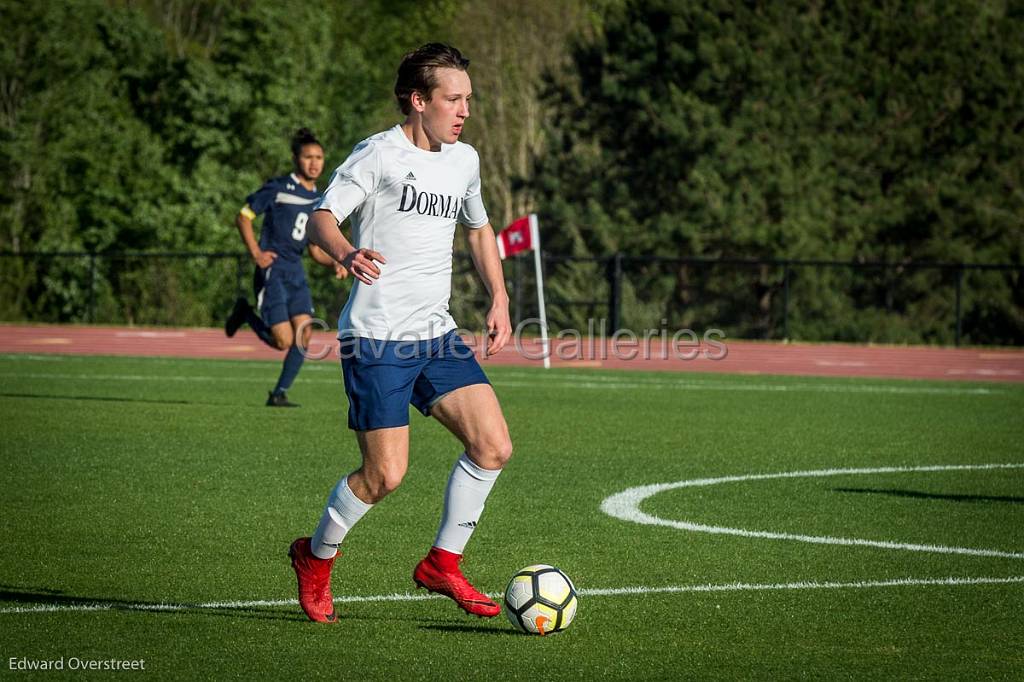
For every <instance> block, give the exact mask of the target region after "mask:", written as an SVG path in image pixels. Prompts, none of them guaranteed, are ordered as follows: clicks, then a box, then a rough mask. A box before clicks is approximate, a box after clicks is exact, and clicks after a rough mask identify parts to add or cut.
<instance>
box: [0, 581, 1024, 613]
mask: <svg viewBox="0 0 1024 682" xmlns="http://www.w3.org/2000/svg"><path fill="white" fill-rule="evenodd" d="M1019 584H1024V575H1015V576H1008V577H1002V578H1000V577H991V578H987V577H978V578H968V577H963V578H961V577H949V578H893V579H889V580H858V581H851V582H839V581H834V582H833V581H826V582H817V581H800V582H791V583H723V584H718V585H713V584H703V585H665V586H662V587H645V586H634V587H602V588H583V589H581V590H579V595H580V596H581V597H621V596H644V595H648V594H693V593H703V592H773V591H785V590H861V589H871V588H885V587H958V586H969V585H1019ZM488 596H489V597H491V598H492V599H497V598H499V597H500V596H501V595H500V593H496V592H490V593H488ZM441 598H442V597H440V596H438V595H434V594H408V593H392V594H378V595H351V596H342V597H335V598H334V603H335V604H352V603H381V602H414V601H426V600H428V599H441ZM298 604H299V603H298V601H297V600H295V599H259V600H252V601H218V602H203V603H197V604H147V603H145V602H138V603H130V602H129V603H118V604H105V603H102V602H93V603H81V604H38V605H35V606H15V607H11V608H2V609H0V615H2V614H29V613H68V612H89V611H148V612H168V611H171V612H174V611H204V610H205V611H209V610H222V609H223V610H232V609H257V608H272V607H281V606H290V607H292V606H294V607H297V606H298Z"/></svg>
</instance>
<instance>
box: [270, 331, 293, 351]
mask: <svg viewBox="0 0 1024 682" xmlns="http://www.w3.org/2000/svg"><path fill="white" fill-rule="evenodd" d="M292 340H293V337H292V335H291V334H275V335H274V347H275V348H277V349H278V350H288V349H289V348H291V346H292Z"/></svg>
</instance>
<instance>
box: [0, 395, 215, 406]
mask: <svg viewBox="0 0 1024 682" xmlns="http://www.w3.org/2000/svg"><path fill="white" fill-rule="evenodd" d="M0 398H34V399H37V400H95V401H99V402H105V403H149V404H151V405H215V404H217V403H199V402H195V401H192V400H154V399H153V398H112V397H106V396H98V395H57V394H45V393H0Z"/></svg>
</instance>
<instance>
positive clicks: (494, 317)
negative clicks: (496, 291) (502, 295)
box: [486, 303, 512, 357]
mask: <svg viewBox="0 0 1024 682" xmlns="http://www.w3.org/2000/svg"><path fill="white" fill-rule="evenodd" d="M510 338H512V321H511V320H510V319H509V316H508V304H507V303H504V304H502V303H495V304H494V305H492V306H491V310H490V312H488V313H487V355H486V357H490V356H491V355H495V354H497V353H498V352H500V351H501V349H502V348H504V347H505V346H506V345H507V344H508V341H509V339H510Z"/></svg>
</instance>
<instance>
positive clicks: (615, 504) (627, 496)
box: [601, 463, 1024, 559]
mask: <svg viewBox="0 0 1024 682" xmlns="http://www.w3.org/2000/svg"><path fill="white" fill-rule="evenodd" d="M998 469H1024V464H1017V463H1010V464H944V465H934V466H910V467H872V468H863V469H819V470H815V471H787V472H782V473H774V474H747V475H743V476H722V477H719V478H695V479H691V480H687V481H676V482H675V483H656V484H654V485H644V486H638V487H635V488H628V489H626V490H623V491H622V492H620V493H616V494H614V495H611V496H609V497H607V498H605V499H604V501H602V502H601V511H603V512H604V513H605V514H608V515H609V516H611V517H613V518H616V519H620V520H622V521H630V522H632V523H640V524H643V525H650V526H666V527H668V528H676V529H678V530H686V531H693V532H697V533H711V534H715V535H734V536H739V537H746V538H760V539H765V540H793V541H796V542H808V543H813V544H820V545H845V546H860V547H876V548H880V549H898V550H907V551H912V552H934V553H938V554H963V555H968V556H985V557H998V558H1002V559H1024V553H1022V552H1008V551H1004V550H998V549H981V548H974V547H950V546H945V545H924V544H915V543H908V542H895V541H890V540H863V539H860V538H840V537H832V536H828V535H799V534H793V533H776V532H772V531H763V530H746V529H743V528H729V527H724V526H710V525H705V524H701V523H692V522H690V521H674V520H671V519H662V518H659V517H657V516H654V515H652V514H647V513H645V512H642V511H640V504H641V503H643V502H644V501H645V500H647V499H648V498H650V497H653V496H654V495H657V494H658V493H662V492H665V491H668V490H676V489H679V488H695V487H703V486H711V485H718V484H720V483H736V482H745V481H766V480H771V479H783V478H819V477H825V476H849V475H870V474H894V473H914V472H936V471H984V470H998Z"/></svg>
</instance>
